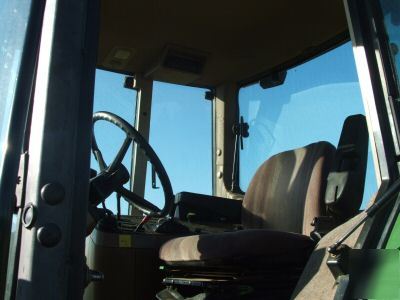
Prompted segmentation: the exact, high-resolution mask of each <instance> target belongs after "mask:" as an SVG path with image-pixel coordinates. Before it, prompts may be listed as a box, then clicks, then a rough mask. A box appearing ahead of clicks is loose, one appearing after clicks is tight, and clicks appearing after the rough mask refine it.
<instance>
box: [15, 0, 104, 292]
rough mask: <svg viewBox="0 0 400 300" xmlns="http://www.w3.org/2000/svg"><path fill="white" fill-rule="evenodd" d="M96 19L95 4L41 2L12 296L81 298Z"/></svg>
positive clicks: (61, 0) (78, 0)
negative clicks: (16, 272)
mask: <svg viewBox="0 0 400 300" xmlns="http://www.w3.org/2000/svg"><path fill="white" fill-rule="evenodd" d="M37 2H42V1H37ZM98 19H99V1H89V0H85V1H82V0H69V1H68V0H47V1H46V2H45V9H44V17H43V26H42V31H41V39H40V52H39V58H38V65H37V77H36V78H37V80H36V84H35V94H34V97H33V101H34V105H33V111H32V123H31V126H30V128H29V132H30V139H29V140H30V142H29V150H28V154H29V163H28V167H27V180H26V190H25V194H26V197H25V208H24V210H23V212H22V224H23V225H24V226H22V230H21V247H20V252H19V253H18V255H17V259H18V263H19V266H18V275H17V278H15V280H16V292H15V298H16V299H81V298H82V295H83V291H84V286H85V282H86V275H87V274H86V272H85V270H86V263H85V256H84V247H85V231H86V215H87V208H88V195H89V170H90V146H91V135H92V110H93V91H94V77H95V66H96V53H97V39H98V27H99V20H98ZM14 178H16V177H14Z"/></svg>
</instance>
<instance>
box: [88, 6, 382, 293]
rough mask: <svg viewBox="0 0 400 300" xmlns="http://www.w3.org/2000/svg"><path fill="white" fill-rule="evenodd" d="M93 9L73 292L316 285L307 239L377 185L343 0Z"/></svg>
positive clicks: (295, 289)
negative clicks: (83, 203) (81, 281)
mask: <svg viewBox="0 0 400 300" xmlns="http://www.w3.org/2000/svg"><path fill="white" fill-rule="evenodd" d="M211 8H212V9H211ZM100 23H101V26H100V33H99V48H98V58H97V67H98V70H97V73H96V90H95V98H94V110H95V111H94V115H93V128H94V129H93V138H92V153H93V156H92V166H91V167H92V169H93V170H92V175H91V179H90V207H89V213H88V218H87V234H88V236H87V238H86V258H87V264H88V267H89V268H90V269H91V270H95V271H96V272H99V273H98V274H99V276H98V278H99V279H102V280H99V281H98V282H92V283H90V284H89V285H88V287H87V288H86V290H85V295H84V298H85V299H88V300H89V299H109V298H110V297H114V298H118V299H119V298H121V299H154V298H155V297H157V299H160V300H163V299H164V300H165V299H239V298H240V299H289V298H294V297H299V298H302V297H303V298H307V297H309V298H310V294H312V290H313V292H315V291H316V290H318V289H319V290H320V293H324V292H325V291H324V285H321V286H320V287H316V286H315V285H310V284H308V283H310V282H311V279H310V278H314V277H315V276H320V273H319V271H317V269H319V268H320V265H322V264H323V262H322V261H321V260H322V259H319V258H315V257H316V255H317V254H319V253H320V248H318V247H319V246H318V245H322V244H323V242H322V243H321V241H323V240H324V239H325V238H326V237H327V236H330V234H331V235H332V232H333V231H335V230H336V231H335V232H336V233H335V235H334V236H335V237H336V236H337V235H340V233H341V232H342V231H343V230H346V228H347V227H346V226H347V225H346V224H348V222H351V220H352V218H354V217H356V216H357V215H358V213H359V212H360V210H362V209H364V208H365V207H366V205H367V203H368V201H369V199H370V198H371V196H372V192H375V191H376V189H377V185H379V184H380V177H379V175H378V172H377V171H375V169H374V168H375V166H376V164H377V158H376V157H377V154H376V149H375V140H374V138H373V136H372V135H371V134H370V132H371V128H370V127H369V126H367V124H368V125H369V122H370V121H369V115H368V113H369V111H368V110H364V104H363V100H362V97H361V92H360V85H359V82H358V77H357V71H356V65H355V61H354V57H353V52H352V46H351V42H350V35H349V29H348V28H349V27H348V23H347V19H346V13H345V7H344V5H343V2H342V1H341V0H334V1H316V0H312V1H308V2H304V1H303V2H302V1H289V0H282V1H252V2H248V3H247V2H246V3H244V2H243V1H217V2H215V1H209V0H206V1H201V2H198V3H194V2H188V1H180V0H176V1H175V0H174V1H157V0H149V1H127V0H123V1H120V2H119V4H118V6H117V5H115V3H113V2H112V1H102V4H101V18H100ZM107 126H108V127H107ZM117 136H118V138H117ZM349 220H350V221H349ZM343 224H344V225H343ZM321 268H322V267H321ZM310 274H311V275H310ZM324 274H325V273H324ZM314 275H315V276H314ZM321 276H322V275H321ZM324 276H328V275H326V274H325V275H324ZM324 278H325V277H324ZM324 278H323V280H326V278H325V279H324ZM332 280H334V278H333V277H332ZM315 293H316V294H315V295H317V294H318V292H315ZM311 298H312V297H311ZM315 299H316V298H315Z"/></svg>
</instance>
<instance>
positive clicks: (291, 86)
mask: <svg viewBox="0 0 400 300" xmlns="http://www.w3.org/2000/svg"><path fill="white" fill-rule="evenodd" d="M239 107H240V114H241V115H242V116H243V117H244V119H245V121H246V122H248V123H249V133H250V136H249V137H248V138H246V139H244V149H243V150H242V151H241V153H240V186H241V188H242V190H244V191H245V190H246V189H247V187H248V185H249V182H250V180H251V178H252V176H253V175H254V173H255V171H256V170H257V168H258V167H259V166H260V165H261V164H262V163H263V162H264V161H265V160H266V159H268V158H269V157H271V156H272V155H274V154H277V153H279V152H283V151H285V150H290V149H295V148H298V147H303V146H306V145H307V144H310V143H314V142H317V141H328V142H330V143H332V144H333V145H335V146H336V145H337V143H338V141H339V137H340V133H341V129H342V125H343V122H344V120H345V119H346V117H347V116H349V115H354V114H364V115H365V112H364V109H363V103H362V99H361V92H360V88H359V84H358V78H357V73H356V69H355V64H354V60H353V54H352V49H351V45H350V43H347V44H345V45H342V46H340V47H338V48H336V49H334V50H332V51H330V52H328V53H326V54H324V55H322V56H319V57H317V58H315V59H313V60H311V61H309V62H306V63H304V64H302V65H300V66H297V67H295V68H292V69H290V70H288V72H287V76H286V80H285V82H284V83H283V85H280V86H277V87H273V88H269V89H262V88H261V87H260V85H259V84H254V85H251V86H248V87H244V88H242V89H241V90H240V92H239ZM365 187H366V188H365V192H364V201H363V206H365V205H366V203H367V202H368V199H369V198H370V197H371V195H372V194H373V193H374V192H375V190H376V188H377V185H376V178H375V173H374V169H373V161H372V156H371V153H370V151H369V158H368V167H367V178H366V183H365Z"/></svg>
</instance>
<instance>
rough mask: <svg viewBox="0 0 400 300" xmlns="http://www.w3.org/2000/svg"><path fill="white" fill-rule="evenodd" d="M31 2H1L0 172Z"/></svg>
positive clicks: (11, 0)
mask: <svg viewBox="0 0 400 300" xmlns="http://www.w3.org/2000/svg"><path fill="white" fill-rule="evenodd" d="M29 9H30V1H25V0H18V1H15V0H10V1H1V3H0V20H1V23H2V28H1V30H0V64H1V65H0V89H1V90H2V93H1V94H0V170H1V169H2V167H3V159H4V155H5V152H6V150H7V142H6V138H7V137H6V136H7V132H8V128H9V121H10V114H11V107H12V103H13V100H14V96H15V89H16V85H17V79H18V73H19V68H20V65H21V56H22V50H23V46H24V40H25V34H26V28H27V21H28V16H29V12H30V11H29Z"/></svg>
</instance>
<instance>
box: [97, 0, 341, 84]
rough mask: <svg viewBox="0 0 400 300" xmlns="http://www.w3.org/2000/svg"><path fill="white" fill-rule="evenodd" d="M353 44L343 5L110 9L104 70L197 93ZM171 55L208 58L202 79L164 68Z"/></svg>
mask: <svg viewBox="0 0 400 300" xmlns="http://www.w3.org/2000/svg"><path fill="white" fill-rule="evenodd" d="M116 3H118V4H116ZM347 37H348V29H347V23H346V18H345V12H344V7H343V3H342V0H330V1H321V0H307V1H293V0H279V1H265V0H253V1H243V0H242V1H239V0H218V1H215V0H214V1H212V0H202V1H187V0H169V1H165V0H164V1H163V0H145V1H142V0H141V1H138V0H119V1H118V2H116V1H102V8H101V27H100V39H99V53H98V67H99V68H103V69H109V70H112V71H117V72H121V73H127V74H135V73H141V74H143V75H145V76H148V77H150V78H153V79H154V80H160V81H166V82H173V83H179V84H188V85H195V86H209V87H214V86H217V85H219V84H222V83H225V82H237V83H248V82H251V81H253V80H255V79H257V78H259V77H260V76H261V74H267V73H270V72H272V71H274V70H276V69H280V68H282V67H283V66H285V67H288V66H291V65H294V64H296V63H299V62H300V61H302V60H306V59H307V58H310V57H311V56H314V55H316V54H317V53H319V52H321V51H324V50H327V49H329V48H332V47H333V46H335V45H337V44H338V43H341V42H343V41H344V40H345V39H347ZM168 47H170V48H171V47H172V48H176V49H178V51H181V52H182V51H183V52H185V51H187V52H188V53H192V54H193V53H194V54H195V56H196V55H197V56H201V57H203V58H204V67H203V68H201V72H200V73H199V74H198V75H196V76H180V75H179V74H178V75H177V73H176V72H175V73H174V72H170V71H171V70H168V68H167V69H165V68H161V69H160V68H157V65H160V64H158V62H159V61H160V60H161V57H162V56H163V53H165V51H166V49H167V48H168ZM154 70H156V71H154Z"/></svg>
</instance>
